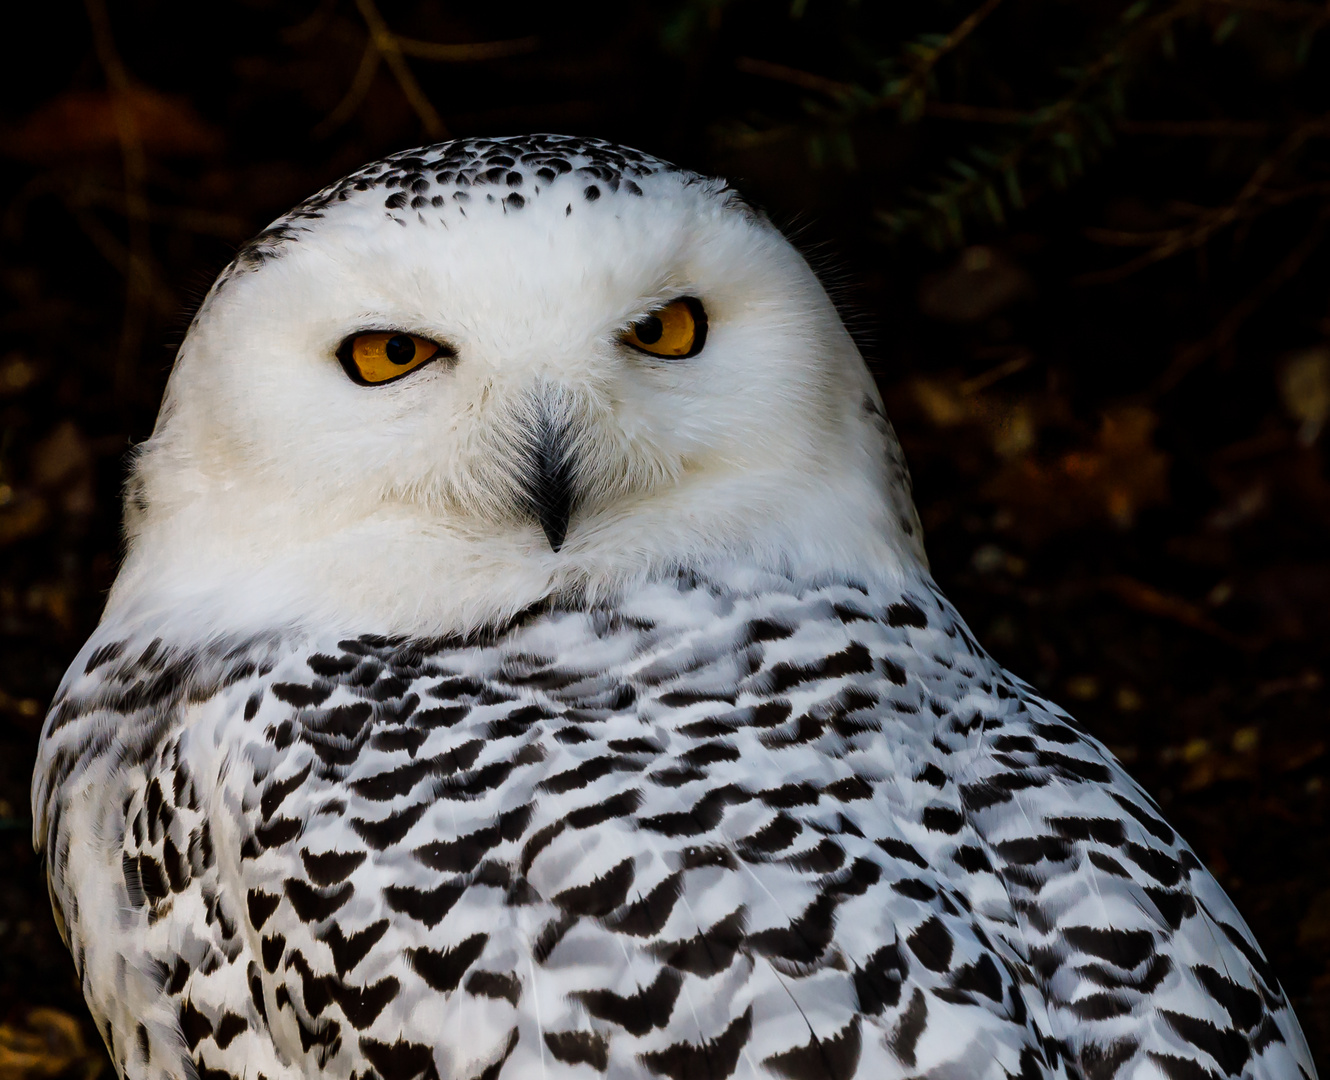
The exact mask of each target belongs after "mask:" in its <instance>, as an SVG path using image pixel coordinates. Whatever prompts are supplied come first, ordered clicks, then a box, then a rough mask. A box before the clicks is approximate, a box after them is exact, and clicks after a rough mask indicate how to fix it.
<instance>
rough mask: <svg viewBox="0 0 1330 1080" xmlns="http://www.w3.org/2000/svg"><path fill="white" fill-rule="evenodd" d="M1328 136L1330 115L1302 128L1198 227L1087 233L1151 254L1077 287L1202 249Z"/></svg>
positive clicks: (1084, 276) (1082, 281) (1082, 280)
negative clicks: (1306, 148) (1306, 147)
mask: <svg viewBox="0 0 1330 1080" xmlns="http://www.w3.org/2000/svg"><path fill="white" fill-rule="evenodd" d="M1324 135H1330V115H1327V116H1318V117H1316V118H1314V119H1312V120H1307V121H1305V122H1304V123H1302V124H1299V125H1298V126H1297V127H1296V128H1294V129H1293V131H1291V132H1290V133H1289V134H1288V136H1287V137H1286V138H1285V139H1284V141H1283V142H1282V143H1281V144H1280V145H1279V146H1278V147H1277V148H1276V149H1275V151H1274V153H1272V154H1270V155H1269V156H1268V157H1266V158H1265V159H1264V160H1262V162H1261V163H1260V164H1259V165H1258V166H1257V167H1256V169H1255V170H1254V171H1253V172H1252V174H1251V176H1250V177H1249V178H1248V180H1247V182H1246V183H1245V184H1244V185H1243V186H1242V190H1240V191H1239V192H1238V194H1237V196H1236V197H1235V198H1234V199H1233V201H1232V202H1230V203H1228V204H1226V205H1224V206H1220V207H1216V208H1215V209H1213V210H1211V211H1210V212H1209V213H1207V214H1205V215H1204V216H1203V217H1202V218H1201V220H1200V221H1199V222H1197V223H1196V224H1194V225H1189V226H1185V227H1182V228H1176V229H1164V230H1160V231H1158V232H1148V233H1130V232H1122V231H1114V230H1087V233H1088V234H1089V235H1090V237H1091V239H1096V240H1099V241H1100V242H1102V243H1111V244H1116V245H1126V244H1130V243H1133V242H1139V243H1141V244H1149V245H1151V246H1150V250H1149V251H1146V252H1144V253H1143V254H1141V255H1138V256H1137V257H1136V258H1134V259H1129V260H1128V261H1127V262H1125V263H1122V264H1121V265H1120V266H1115V267H1112V268H1111V269H1108V270H1098V271H1094V272H1092V273H1089V274H1082V275H1081V276H1080V277H1078V278H1077V279H1076V284H1078V285H1101V284H1105V283H1107V282H1113V281H1120V280H1122V279H1123V278H1125V277H1128V276H1130V275H1131V274H1134V273H1136V272H1137V271H1138V270H1141V269H1143V268H1145V267H1147V266H1150V265H1151V264H1153V263H1157V262H1161V261H1163V260H1164V259H1168V258H1172V257H1173V256H1174V255H1177V254H1179V253H1180V252H1183V251H1190V250H1192V249H1194V248H1197V247H1200V246H1201V245H1202V244H1204V243H1206V241H1208V240H1209V239H1210V238H1211V237H1212V236H1214V235H1215V233H1217V232H1219V231H1220V230H1221V229H1224V228H1226V227H1227V226H1229V225H1231V224H1232V223H1233V222H1235V221H1237V220H1239V219H1240V218H1242V217H1245V216H1247V215H1248V212H1249V210H1250V209H1251V207H1252V205H1253V203H1255V202H1256V200H1257V199H1258V197H1260V196H1261V195H1262V194H1263V193H1264V191H1265V188H1266V185H1267V184H1268V183H1269V182H1270V181H1271V180H1272V179H1273V178H1274V176H1275V174H1276V172H1277V171H1278V170H1279V168H1280V167H1281V166H1282V165H1284V164H1285V163H1286V162H1287V161H1288V160H1289V159H1290V158H1292V157H1293V155H1294V154H1296V153H1297V152H1298V150H1300V149H1301V148H1302V145H1303V143H1305V142H1307V141H1308V140H1309V139H1313V138H1317V137H1319V136H1324Z"/></svg>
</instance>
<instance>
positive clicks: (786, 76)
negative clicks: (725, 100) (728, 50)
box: [734, 56, 863, 100]
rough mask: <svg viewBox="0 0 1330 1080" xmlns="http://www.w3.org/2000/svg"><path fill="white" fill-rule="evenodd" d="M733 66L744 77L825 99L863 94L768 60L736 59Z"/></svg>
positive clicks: (857, 89) (848, 85) (843, 85)
mask: <svg viewBox="0 0 1330 1080" xmlns="http://www.w3.org/2000/svg"><path fill="white" fill-rule="evenodd" d="M734 66H735V68H736V69H737V70H739V71H742V72H743V73H744V74H745V75H756V76H758V77H759V78H763V79H773V80H775V81H776V82H783V83H789V84H790V85H791V86H797V87H799V88H801V89H803V90H811V91H812V92H813V93H815V94H825V95H826V96H827V97H829V98H835V99H837V100H848V99H849V98H851V97H854V96H856V95H861V94H862V93H863V91H862V90H861V89H860V88H859V87H857V86H854V85H853V84H851V83H843V82H837V81H836V80H835V79H828V78H824V77H823V76H821V75H814V74H813V73H812V72H811V71H801V70H800V69H798V68H792V67H788V66H786V65H785V64H777V63H773V62H772V61H770V60H758V59H756V58H755V57H752V56H740V57H737V58H736V59H735V61H734Z"/></svg>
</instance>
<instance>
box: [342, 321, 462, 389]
mask: <svg viewBox="0 0 1330 1080" xmlns="http://www.w3.org/2000/svg"><path fill="white" fill-rule="evenodd" d="M456 355H457V353H456V352H455V351H454V350H453V348H452V347H451V346H449V345H440V344H439V343H438V342H437V341H431V340H430V339H429V338H424V337H420V336H419V335H418V334H403V333H394V332H392V331H371V332H369V333H364V334H352V335H351V336H350V337H349V338H347V339H346V340H345V341H343V342H342V344H341V345H339V346H338V347H337V359H338V360H340V361H341V362H342V368H343V369H344V370H345V371H346V373H347V375H349V376H350V377H351V381H352V382H356V383H359V384H360V385H361V386H378V385H380V384H381V383H387V382H392V381H393V380H394V379H400V378H401V377H402V376H403V375H406V374H409V373H410V372H412V371H415V370H416V368H418V367H423V366H424V365H425V364H428V363H429V362H430V361H431V360H436V359H438V358H439V357H449V358H451V357H454V356H456Z"/></svg>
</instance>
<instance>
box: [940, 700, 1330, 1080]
mask: <svg viewBox="0 0 1330 1080" xmlns="http://www.w3.org/2000/svg"><path fill="white" fill-rule="evenodd" d="M1012 685H1013V686H1014V687H1016V688H1017V690H1018V696H1017V697H1016V698H1015V699H1013V700H1010V701H1009V702H1007V703H1006V707H1005V709H1004V710H1002V711H1001V712H1000V713H997V714H996V715H993V716H991V717H989V718H987V720H986V721H985V723H984V724H982V725H981V726H980V728H979V729H978V730H977V731H976V732H975V733H974V734H973V735H972V736H971V737H970V742H969V745H968V746H967V747H966V748H965V749H964V750H962V749H960V748H957V753H958V755H959V756H958V758H957V773H956V774H957V778H958V780H959V781H960V783H961V793H962V800H963V804H964V807H965V812H966V816H967V818H968V820H969V821H970V822H971V823H972V824H973V825H974V827H975V828H976V830H977V831H978V832H979V833H980V834H981V835H982V837H983V840H984V844H985V850H986V852H987V853H988V854H989V856H990V858H991V860H992V862H993V865H994V868H995V869H996V871H997V872H998V874H999V875H1000V876H1001V878H1002V881H1003V884H1004V886H1005V888H1006V890H1007V892H1008V894H1009V895H1010V897H1011V899H1012V903H1013V905H1014V907H1015V909H1016V911H1017V912H1018V913H1019V922H1018V924H1017V926H1016V927H1013V928H1011V932H1010V933H1007V934H1006V935H1005V936H1006V938H1007V940H1008V941H1009V942H1010V943H1011V944H1012V946H1013V947H1014V948H1017V949H1018V950H1020V951H1021V952H1022V955H1024V956H1025V957H1026V959H1027V960H1028V963H1029V964H1030V966H1031V968H1032V969H1033V970H1034V971H1035V972H1036V973H1037V976H1038V979H1039V982H1040V986H1041V987H1042V989H1043V992H1044V994H1045V996H1046V999H1047V1003H1048V1011H1049V1016H1050V1019H1051V1022H1052V1024H1053V1028H1054V1030H1055V1032H1056V1034H1057V1036H1058V1037H1059V1038H1060V1039H1062V1040H1064V1041H1065V1042H1066V1043H1067V1045H1068V1047H1069V1049H1070V1052H1071V1054H1072V1056H1073V1057H1074V1058H1075V1059H1076V1060H1077V1061H1078V1062H1079V1063H1080V1065H1081V1067H1082V1069H1083V1070H1084V1071H1085V1074H1086V1075H1087V1076H1095V1077H1098V1076H1104V1077H1109V1076H1115V1075H1121V1076H1128V1075H1137V1073H1138V1072H1139V1071H1140V1070H1142V1069H1144V1070H1145V1071H1146V1073H1148V1074H1149V1075H1159V1076H1164V1077H1168V1078H1170V1080H1184V1078H1186V1080H1192V1078H1195V1080H1213V1078H1218V1077H1244V1078H1253V1080H1254V1078H1267V1077H1268V1078H1270V1080H1275V1078H1281V1080H1283V1078H1288V1077H1295V1076H1301V1077H1303V1078H1304V1080H1309V1078H1310V1077H1313V1076H1315V1068H1314V1066H1313V1064H1312V1061H1311V1055H1310V1051H1309V1049H1308V1047H1307V1044H1306V1041H1305V1039H1304V1037H1303V1035H1302V1032H1301V1030H1300V1028H1299V1026H1298V1022H1297V1019H1296V1018H1295V1016H1294V1015H1293V1011H1292V1008H1291V1006H1290V1004H1289V1002H1288V999H1287V998H1286V997H1285V995H1284V993H1283V991H1282V990H1281V989H1280V987H1279V983H1278V981H1277V980H1276V978H1275V976H1274V973H1273V971H1272V970H1271V968H1270V966H1269V964H1268V963H1267V962H1266V960H1265V957H1264V956H1262V954H1261V950H1260V947H1259V946H1258V945H1257V944H1256V941H1255V939H1254V938H1253V936H1252V933H1251V931H1250V930H1249V929H1248V928H1247V925H1246V924H1245V923H1244V922H1243V920H1242V917H1241V915H1239V914H1238V912H1237V910H1236V909H1235V908H1234V906H1233V903H1232V901H1230V900H1229V898H1228V897H1227V896H1226V895H1225V894H1224V892H1223V890H1222V889H1221V888H1220V886H1219V884H1218V882H1216V881H1215V879H1214V877H1213V876H1212V875H1211V874H1210V873H1209V871H1207V870H1206V869H1205V867H1204V866H1202V865H1201V862H1200V860H1199V859H1197V857H1196V856H1195V854H1194V853H1193V852H1192V851H1191V849H1190V848H1189V847H1188V846H1187V845H1186V844H1185V843H1184V842H1183V840H1182V839H1181V838H1180V837H1179V836H1178V835H1177V833H1175V832H1174V830H1173V829H1172V828H1171V827H1170V826H1169V825H1168V824H1166V823H1165V822H1164V820H1163V819H1162V817H1161V816H1160V811H1159V808H1158V806H1157V805H1156V804H1155V803H1154V801H1153V800H1152V799H1151V798H1150V797H1149V796H1148V795H1147V794H1146V793H1145V792H1144V791H1143V790H1142V789H1141V788H1140V787H1139V786H1138V785H1137V784H1136V783H1135V782H1134V781H1133V780H1132V779H1131V778H1130V777H1129V776H1128V775H1127V774H1126V773H1125V772H1124V771H1123V769H1122V768H1121V766H1120V765H1119V764H1118V763H1117V761H1116V760H1115V759H1114V758H1113V756H1112V754H1111V753H1109V751H1108V750H1107V749H1106V748H1105V747H1104V746H1103V745H1102V744H1100V743H1099V742H1097V741H1096V740H1094V739H1092V738H1090V737H1089V736H1087V735H1086V734H1084V733H1083V732H1082V731H1080V730H1079V729H1078V728H1077V727H1076V726H1075V725H1074V724H1073V723H1072V721H1071V720H1070V718H1069V717H1068V716H1067V714H1066V713H1065V712H1063V711H1062V710H1061V709H1059V708H1058V707H1057V706H1055V705H1052V704H1050V703H1049V702H1047V701H1044V700H1042V699H1041V698H1039V697H1038V696H1037V695H1036V694H1034V692H1033V691H1032V690H1031V689H1030V688H1029V687H1028V686H1025V685H1024V684H1021V683H1019V682H1018V681H1017V680H1012Z"/></svg>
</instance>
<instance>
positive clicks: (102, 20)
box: [84, 0, 154, 400]
mask: <svg viewBox="0 0 1330 1080" xmlns="http://www.w3.org/2000/svg"><path fill="white" fill-rule="evenodd" d="M84 7H85V9H86V11H87V14H88V22H89V24H90V25H91V28H92V40H93V45H94V47H95V49H96V52H97V60H98V62H99V63H100V64H101V68H102V73H103V74H104V75H105V76H106V83H107V86H108V87H109V88H110V90H111V99H112V105H113V108H114V113H115V124H116V133H117V135H118V136H119V139H120V157H121V160H122V162H123V164H124V176H125V209H126V217H127V219H128V222H129V244H128V247H127V249H126V257H125V260H124V272H125V317H124V320H123V321H122V322H121V326H120V345H119V348H118V350H117V354H116V364H115V372H114V380H115V390H116V395H117V397H119V398H121V399H122V400H123V399H124V397H125V396H126V394H127V392H128V390H129V387H130V386H131V385H132V383H133V377H134V369H135V367H136V365H137V361H138V354H139V349H140V346H141V345H142V341H143V332H144V330H145V328H146V325H147V324H146V317H147V302H148V300H149V298H150V297H151V296H152V294H153V291H154V290H153V285H152V275H151V270H150V268H149V259H150V254H151V236H150V234H149V230H148V202H147V197H146V195H145V193H144V186H145V183H146V180H147V174H148V161H147V155H146V154H145V153H144V150H143V141H142V139H141V138H140V137H139V129H138V122H137V120H136V119H135V117H134V111H133V109H132V108H130V105H129V101H128V97H129V93H130V89H131V87H130V78H129V73H128V72H127V71H126V70H125V66H124V64H123V63H122V61H121V59H120V54H119V52H118V51H117V50H116V47H115V38H114V37H113V35H112V33H111V20H110V18H109V16H108V15H107V13H106V4H105V2H104V0H84ZM84 231H85V232H86V231H87V226H86V225H85V229H84ZM89 235H91V234H89Z"/></svg>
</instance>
